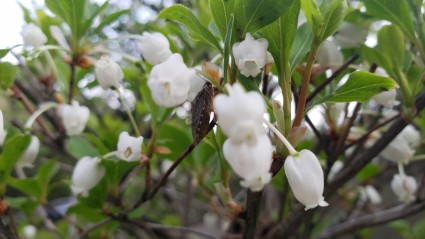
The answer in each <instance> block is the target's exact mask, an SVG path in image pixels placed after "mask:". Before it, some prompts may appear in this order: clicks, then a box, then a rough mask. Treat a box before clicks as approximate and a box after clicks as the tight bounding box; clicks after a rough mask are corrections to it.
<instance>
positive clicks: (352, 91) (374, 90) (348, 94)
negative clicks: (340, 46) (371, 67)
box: [317, 71, 397, 104]
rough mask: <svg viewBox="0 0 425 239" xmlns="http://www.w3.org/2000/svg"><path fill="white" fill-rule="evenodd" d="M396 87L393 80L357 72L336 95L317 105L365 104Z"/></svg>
mask: <svg viewBox="0 0 425 239" xmlns="http://www.w3.org/2000/svg"><path fill="white" fill-rule="evenodd" d="M396 86H397V84H396V82H395V81H394V80H393V79H391V78H388V77H383V76H379V75H376V74H373V73H369V72H361V71H357V72H354V73H352V74H350V77H349V78H348V80H347V82H346V83H345V84H344V85H342V86H341V87H340V88H338V89H337V90H336V92H335V93H334V94H331V95H328V96H326V97H324V98H323V99H321V100H319V101H318V102H317V104H320V103H323V102H331V103H336V102H352V101H358V102H365V101H368V100H369V99H370V98H372V97H373V96H374V95H376V94H379V93H381V92H383V91H388V90H392V89H394V88H395V87H396Z"/></svg>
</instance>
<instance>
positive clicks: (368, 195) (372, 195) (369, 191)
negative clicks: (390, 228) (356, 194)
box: [360, 185, 382, 205]
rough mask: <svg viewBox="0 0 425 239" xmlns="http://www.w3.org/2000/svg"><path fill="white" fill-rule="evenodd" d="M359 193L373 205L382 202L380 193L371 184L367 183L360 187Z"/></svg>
mask: <svg viewBox="0 0 425 239" xmlns="http://www.w3.org/2000/svg"><path fill="white" fill-rule="evenodd" d="M360 195H361V197H362V198H363V199H364V200H369V201H370V202H371V203H372V204H374V205H379V204H381V203H382V197H381V194H379V192H378V191H377V190H376V188H375V187H373V186H372V185H367V186H365V187H363V188H361V189H360Z"/></svg>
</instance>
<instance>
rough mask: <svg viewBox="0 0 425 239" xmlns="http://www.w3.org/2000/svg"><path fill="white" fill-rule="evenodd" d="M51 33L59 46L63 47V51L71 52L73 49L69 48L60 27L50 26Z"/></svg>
mask: <svg viewBox="0 0 425 239" xmlns="http://www.w3.org/2000/svg"><path fill="white" fill-rule="evenodd" d="M50 33H51V34H52V37H53V38H54V39H55V40H56V42H57V43H58V44H59V46H61V47H62V48H63V49H66V50H71V47H70V46H69V44H68V42H67V41H66V38H65V36H64V35H63V32H62V29H60V28H59V27H58V26H50Z"/></svg>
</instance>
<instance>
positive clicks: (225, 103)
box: [214, 83, 266, 144]
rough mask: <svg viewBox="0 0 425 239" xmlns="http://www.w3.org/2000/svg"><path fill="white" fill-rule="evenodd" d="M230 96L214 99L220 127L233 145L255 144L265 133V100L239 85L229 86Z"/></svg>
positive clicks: (218, 96) (221, 95)
mask: <svg viewBox="0 0 425 239" xmlns="http://www.w3.org/2000/svg"><path fill="white" fill-rule="evenodd" d="M227 91H228V92H229V95H228V96H227V95H224V94H219V95H217V96H216V97H215V98H214V109H215V112H216V113H217V115H218V125H220V128H221V129H222V130H223V132H224V133H225V134H226V135H228V136H229V138H231V139H232V141H233V143H238V142H242V141H249V142H251V143H253V144H255V140H256V138H257V137H258V136H261V135H263V134H264V133H265V130H264V127H263V123H262V122H263V114H264V112H265V111H266V106H265V103H264V99H263V98H262V97H261V95H260V94H259V93H257V92H245V90H244V89H243V88H242V86H241V85H240V84H239V83H235V84H233V85H232V86H229V85H227Z"/></svg>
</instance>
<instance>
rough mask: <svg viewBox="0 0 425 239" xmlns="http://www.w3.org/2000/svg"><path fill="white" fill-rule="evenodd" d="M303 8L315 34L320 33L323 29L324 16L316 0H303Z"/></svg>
mask: <svg viewBox="0 0 425 239" xmlns="http://www.w3.org/2000/svg"><path fill="white" fill-rule="evenodd" d="M301 8H302V10H303V12H304V15H305V18H306V19H307V23H308V25H309V26H310V28H311V30H312V32H313V33H314V35H316V36H317V35H318V34H319V33H320V32H321V29H322V23H323V16H322V13H321V12H320V10H319V7H318V6H317V4H316V1H315V0H301Z"/></svg>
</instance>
